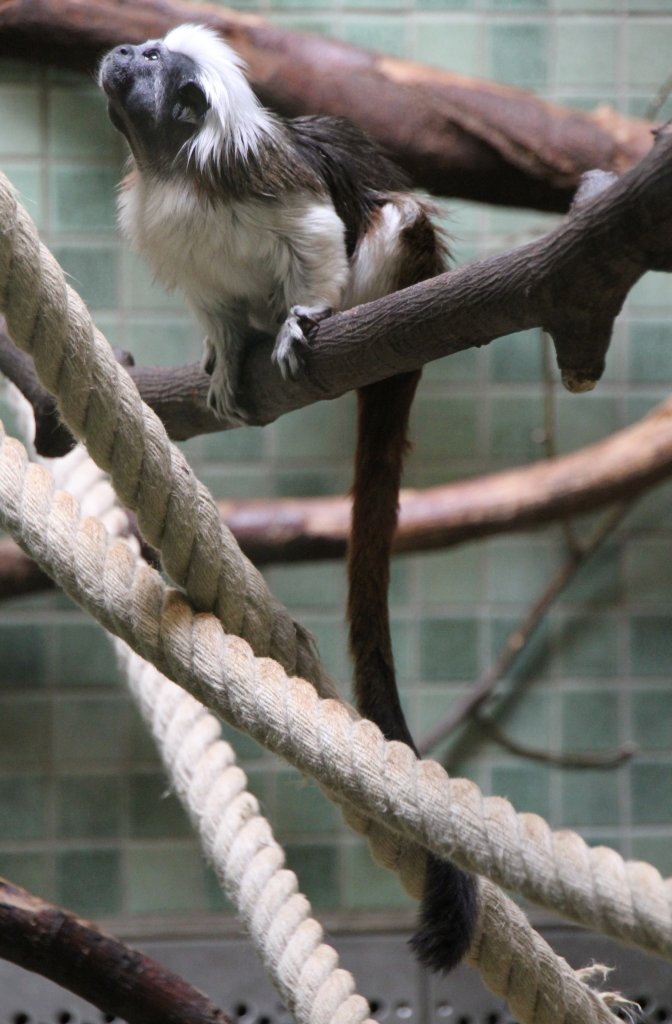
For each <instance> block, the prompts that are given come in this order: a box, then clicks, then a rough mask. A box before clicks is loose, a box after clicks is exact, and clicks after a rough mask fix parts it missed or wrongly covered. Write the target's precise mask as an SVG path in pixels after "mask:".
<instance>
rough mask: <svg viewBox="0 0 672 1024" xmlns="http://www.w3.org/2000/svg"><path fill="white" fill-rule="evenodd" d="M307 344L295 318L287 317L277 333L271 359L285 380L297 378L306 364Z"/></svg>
mask: <svg viewBox="0 0 672 1024" xmlns="http://www.w3.org/2000/svg"><path fill="white" fill-rule="evenodd" d="M307 347H308V342H307V341H306V336H305V334H304V333H303V331H302V330H301V325H300V323H299V321H298V320H297V318H296V317H295V316H288V317H287V319H286V320H285V322H284V324H283V325H282V327H281V328H280V330H279V331H278V336H277V338H276V339H275V345H274V346H273V352H272V355H271V359H272V360H273V362H274V363H276V364H277V366H278V369H279V370H280V373H281V374H282V376H283V377H284V378H285V380H295V379H296V378H297V377H299V376H300V375H301V373H302V371H303V368H304V366H305V364H306V349H307Z"/></svg>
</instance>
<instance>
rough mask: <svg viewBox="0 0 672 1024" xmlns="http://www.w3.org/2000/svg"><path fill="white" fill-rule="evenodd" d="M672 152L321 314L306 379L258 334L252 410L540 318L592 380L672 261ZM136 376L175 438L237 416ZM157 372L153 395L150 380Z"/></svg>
mask: <svg viewBox="0 0 672 1024" xmlns="http://www.w3.org/2000/svg"><path fill="white" fill-rule="evenodd" d="M1 2H2V0H0V3H1ZM671 157H672V130H670V129H667V128H666V129H664V130H661V132H660V133H659V135H658V143H657V145H656V146H655V147H654V149H653V150H652V151H651V153H649V154H648V155H647V156H646V157H645V158H644V160H642V161H641V163H640V164H639V165H638V166H637V167H635V168H633V169H632V170H631V171H629V172H628V173H627V174H626V175H624V176H623V177H622V178H621V179H620V180H618V181H617V182H616V183H615V184H613V185H612V186H611V187H609V188H607V189H606V190H604V191H603V192H601V193H600V194H599V195H598V196H597V197H596V198H593V199H592V200H590V201H586V202H583V203H581V204H580V205H579V206H577V207H576V208H575V209H574V210H573V211H572V213H571V214H570V215H569V216H568V217H567V218H566V219H565V221H564V222H563V223H562V224H561V225H560V226H559V227H558V228H557V229H556V230H555V231H553V232H551V233H550V234H548V235H547V236H546V237H545V238H543V239H540V240H539V241H536V242H533V243H530V244H529V245H525V246H522V247H520V248H518V249H514V250H513V251H511V252H508V253H503V254H500V255H497V256H493V257H490V258H488V259H483V260H479V261H477V262H476V263H472V264H470V265H468V266H466V267H463V268H461V269H459V270H455V271H452V272H449V273H447V274H442V275H440V276H439V277H435V278H433V279H431V280H429V281H423V282H421V283H420V284H416V285H413V286H412V287H411V288H406V289H404V290H403V291H399V292H396V293H394V294H392V295H387V296H385V297H383V298H381V299H378V300H377V301H376V302H371V303H367V304H365V305H362V306H357V307H355V308H354V309H350V310H346V311H345V312H342V313H338V314H336V315H334V316H333V317H331V318H329V319H327V320H324V321H322V323H321V324H320V325H319V327H318V328H317V329H316V331H314V332H313V334H311V336H310V339H309V341H310V344H309V347H308V352H307V356H306V371H305V374H304V375H303V376H302V377H301V379H300V380H296V381H283V380H282V378H281V376H280V373H279V371H278V369H277V367H275V366H274V365H273V363H272V362H271V359H270V352H271V348H272V345H273V340H272V339H271V338H265V337H264V336H263V335H260V334H259V333H258V332H257V333H256V334H255V335H251V336H250V339H249V351H248V355H247V358H246V362H245V365H244V367H243V377H242V393H241V396H240V397H241V401H242V404H243V405H246V406H247V408H248V410H249V412H250V416H251V420H252V421H253V422H255V423H258V424H265V423H270V422H272V421H273V420H275V419H276V418H277V417H278V416H280V415H282V414H284V413H286V412H289V411H290V410H293V409H297V408H300V407H302V406H305V405H308V404H310V403H311V402H314V401H318V400H322V399H328V398H336V397H338V396H340V395H342V394H344V393H345V392H347V391H351V390H353V389H354V388H358V387H361V386H363V385H365V384H369V383H371V382H372V381H374V380H380V379H382V378H385V377H389V376H392V375H394V374H395V373H403V372H407V371H409V370H417V369H420V368H421V367H422V366H423V365H424V364H425V363H426V362H430V361H431V360H434V359H438V358H441V357H442V356H447V355H451V354H453V353H455V352H459V351H463V350H464V349H467V348H473V347H479V346H482V345H487V344H489V343H490V342H491V341H493V340H494V339H495V338H499V337H501V336H502V335H506V334H510V333H512V332H514V331H520V330H524V329H527V328H530V327H536V326H542V327H543V328H544V329H545V330H547V331H548V332H549V333H550V334H551V336H552V338H553V342H554V345H555V350H556V355H557V360H558V364H559V366H560V369H561V371H562V376H563V381H564V383H565V385H566V386H567V387H568V388H569V389H570V390H573V391H580V390H586V389H588V388H590V387H592V386H593V385H594V384H595V382H596V381H597V380H598V379H599V377H600V375H601V374H602V371H603V368H604V360H605V355H606V351H607V348H608V345H609V341H610V338H611V332H612V329H613V322H614V319H615V317H616V315H617V314H618V312H619V311H620V309H621V306H622V304H623V302H624V300H625V298H626V296H627V294H628V291H629V290H630V288H631V287H632V285H633V284H634V283H635V282H636V281H637V280H638V279H639V278H640V277H641V276H642V274H643V273H644V272H645V271H646V270H647V269H657V270H666V269H668V268H670V267H672V242H671V241H670V239H671V238H672V159H671ZM133 376H134V378H135V380H136V382H137V384H138V387H139V389H140V390H141V392H142V393H143V395H145V393H146V397H147V398H148V399H149V400H150V402H151V403H152V404H154V405H155V407H157V408H158V407H159V406H160V405H163V406H165V408H164V409H163V411H162V412H161V413H160V415H161V416H162V418H163V419H164V420H166V421H167V418H168V405H170V404H171V403H172V406H171V408H172V409H177V410H178V411H179V416H178V418H179V421H180V429H179V433H178V432H177V431H174V432H173V436H175V437H186V436H190V434H196V433H201V432H203V431H205V430H216V429H217V428H218V427H219V428H220V429H225V428H228V427H229V426H231V424H227V423H224V422H221V423H218V422H217V420H216V419H215V417H214V415H213V414H212V413H210V412H209V411H208V410H207V409H206V408H205V403H204V396H205V394H206V391H207V383H208V382H207V377H206V376H205V374H203V373H200V371H198V370H197V369H196V368H195V367H189V368H188V369H187V370H185V369H184V368H179V369H178V370H174V369H173V370H169V369H164V370H157V369H153V370H151V371H150V373H149V377H148V375H147V371H137V372H135V371H134V372H133ZM157 381H159V382H160V383H159V386H158V387H156V389H155V391H154V392H153V393H152V394H151V395H150V382H153V383H154V385H156V382H157ZM168 396H170V397H169V401H167V398H168ZM171 415H172V412H171ZM191 418H193V421H194V422H193V424H190V423H189V420H190V419H191Z"/></svg>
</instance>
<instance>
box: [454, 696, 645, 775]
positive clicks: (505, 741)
mask: <svg viewBox="0 0 672 1024" xmlns="http://www.w3.org/2000/svg"><path fill="white" fill-rule="evenodd" d="M473 720H474V721H475V722H476V723H477V724H478V725H479V727H480V728H481V729H483V730H484V731H485V732H486V733H487V734H488V739H489V740H491V741H493V742H494V743H496V744H497V745H498V746H500V747H504V749H505V750H508V751H509V752H510V753H511V754H517V755H518V756H519V757H524V758H526V760H528V761H538V762H539V763H540V764H552V765H555V766H556V767H559V768H617V767H618V766H619V765H621V764H623V763H624V762H625V761H629V760H630V758H631V757H632V756H633V754H635V753H636V752H637V747H636V746H635V745H634V743H624V744H623V745H622V746H620V747H612V748H611V749H609V750H600V751H599V752H594V751H591V752H590V753H586V752H583V751H567V752H564V751H563V752H562V753H559V752H557V751H553V750H544V749H543V748H542V747H528V746H526V745H525V744H524V743H519V742H518V740H513V739H511V737H510V736H507V734H506V733H505V732H504V730H503V729H502V728H501V727H500V726H499V725H497V723H496V722H494V721H493V720H492V718H490V716H489V715H485V714H483V712H482V711H478V710H477V711H475V712H474V715H473Z"/></svg>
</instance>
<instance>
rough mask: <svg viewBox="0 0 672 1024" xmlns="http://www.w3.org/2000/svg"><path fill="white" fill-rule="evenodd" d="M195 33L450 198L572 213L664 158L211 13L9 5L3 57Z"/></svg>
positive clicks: (107, 5)
mask: <svg viewBox="0 0 672 1024" xmlns="http://www.w3.org/2000/svg"><path fill="white" fill-rule="evenodd" d="M182 21H201V22H207V23H208V24H211V25H213V26H214V27H215V28H217V29H218V30H219V31H220V32H222V33H223V35H224V36H225V37H226V38H227V39H228V40H229V42H230V43H231V44H232V45H233V46H234V47H235V48H236V49H237V50H239V51H240V52H241V53H242V55H243V56H244V57H245V59H246V60H247V62H248V64H249V66H250V72H251V78H252V83H253V85H254V86H255V88H256V89H257V91H258V93H259V94H260V96H261V98H262V100H263V101H264V102H266V103H268V104H269V105H270V106H272V107H275V108H276V109H277V110H279V111H280V112H281V113H283V114H288V115H296V114H300V113H314V112H325V113H331V114H344V115H346V116H348V117H349V118H351V119H352V120H353V121H356V122H357V123H359V124H360V125H361V126H362V127H363V128H365V129H366V130H367V131H369V132H370V133H371V134H372V135H373V136H374V138H376V139H378V141H379V142H380V143H382V144H383V145H384V146H385V147H386V148H387V149H388V151H389V152H390V154H391V155H392V156H393V157H394V158H395V159H396V160H397V161H398V162H399V163H400V164H401V165H402V166H403V167H405V168H406V169H407V170H408V172H409V173H410V174H411V176H412V177H413V179H414V181H415V182H416V183H417V184H418V185H421V186H423V187H425V188H428V189H429V190H430V191H433V192H435V193H436V194H440V195H453V196H462V197H465V198H469V199H479V200H483V201H486V202H489V203H503V204H507V205H515V206H525V207H535V208H538V209H545V210H564V209H566V208H567V206H568V205H569V202H570V199H571V196H572V194H573V191H574V188H575V187H576V184H577V182H578V179H579V177H580V175H581V174H582V173H583V172H584V171H587V170H589V169H591V168H593V167H601V168H604V169H605V170H612V171H616V172H617V173H620V172H622V171H623V170H625V169H626V168H627V167H630V166H631V165H632V164H633V163H636V162H637V161H638V160H639V159H641V157H642V156H643V155H644V154H645V153H646V152H647V151H648V149H649V148H650V144H651V138H650V127H649V126H648V125H647V124H646V123H645V122H642V121H637V120H635V119H633V118H627V117H623V116H621V115H619V114H617V113H615V112H614V111H612V110H608V109H600V110H599V111H597V112H596V113H595V114H592V115H590V114H583V113H580V112H578V111H572V110H569V109H566V108H563V107H560V106H557V105H555V104H551V103H546V102H544V101H542V100H539V99H537V98H535V97H533V96H532V95H531V94H529V93H525V92H523V91H521V90H519V89H513V88H510V87H507V86H502V85H497V84H495V83H491V82H481V81H478V80H476V79H471V78H468V77H466V76H463V75H456V74H449V73H447V72H443V71H439V70H437V69H433V68H429V67H424V66H422V65H419V64H414V63H411V62H409V61H404V60H398V59H395V58H391V57H382V56H379V55H375V54H372V53H370V52H368V51H365V50H361V49H358V48H355V47H352V46H348V45H346V44H345V43H341V42H338V41H336V40H329V39H325V38H324V37H321V36H311V35H307V34H302V33H292V32H288V31H287V30H285V29H282V28H279V27H276V26H273V25H271V24H269V23H267V22H264V21H263V20H262V19H261V18H258V17H253V16H250V15H245V14H240V13H237V12H235V11H231V10H227V9H225V8H222V7H216V6H214V5H211V4H204V3H186V2H180V0H172V2H170V0H144V2H143V3H141V4H138V3H137V0H0V55H2V54H7V55H9V56H12V57H16V56H22V57H25V58H27V59H30V60H38V61H39V62H40V63H45V62H49V63H56V64H63V65H66V66H68V67H76V68H79V69H83V70H86V71H89V72H90V71H91V70H92V69H93V68H94V67H95V65H96V62H97V61H98V59H99V57H100V55H101V54H102V52H103V51H104V50H106V49H108V48H109V47H110V46H113V45H116V44H117V43H119V42H141V41H142V40H144V39H147V38H150V37H153V36H160V35H163V34H164V33H165V32H166V31H167V29H169V28H171V27H173V26H174V25H176V24H179V23H180V22H182Z"/></svg>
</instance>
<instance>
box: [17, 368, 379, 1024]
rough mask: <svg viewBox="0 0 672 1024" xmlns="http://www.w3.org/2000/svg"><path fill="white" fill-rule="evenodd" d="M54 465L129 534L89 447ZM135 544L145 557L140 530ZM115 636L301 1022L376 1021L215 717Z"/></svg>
mask: <svg viewBox="0 0 672 1024" xmlns="http://www.w3.org/2000/svg"><path fill="white" fill-rule="evenodd" d="M7 390H8V391H10V392H11V393H10V399H11V401H12V407H13V409H14V412H15V413H16V416H17V420H18V421H19V423H20V424H21V426H22V428H23V432H24V434H28V433H29V427H30V425H31V424H32V420H33V416H32V409H31V408H30V406H29V405H28V403H27V402H26V401H25V399H23V397H22V396H21V395H19V394H18V392H16V389H14V388H12V389H7ZM38 461H40V460H38ZM43 464H44V463H43ZM47 464H48V463H47ZM50 469H51V473H52V476H53V478H54V482H55V483H56V484H57V485H58V486H60V487H63V488H64V489H67V491H68V492H69V493H70V494H72V496H73V497H74V498H75V499H76V500H77V501H78V502H79V505H80V509H81V511H82V513H83V514H84V515H91V516H96V517H97V518H98V519H99V520H100V521H101V522H102V524H103V525H104V527H105V529H106V530H107V532H108V534H109V535H110V536H111V537H119V536H124V535H125V532H126V530H127V528H128V516H127V514H126V512H125V511H124V509H122V508H121V507H120V506H119V503H118V499H117V496H116V494H115V492H114V490H113V488H112V486H111V484H110V482H109V480H108V478H107V476H106V475H105V474H104V473H103V472H102V471H101V470H100V469H99V468H98V467H97V466H96V465H95V463H94V462H93V461H92V459H91V458H90V457H89V456H88V454H87V452H86V449H85V448H83V447H82V446H81V445H78V446H77V448H75V449H74V450H73V451H72V452H70V453H69V454H68V455H67V456H65V457H64V458H62V459H58V460H56V461H55V462H53V463H51V465H50ZM128 544H129V547H131V548H132V550H133V552H134V555H135V557H136V558H139V557H140V556H139V545H138V544H137V543H136V541H135V539H134V538H129V539H128ZM111 639H112V640H113V642H114V645H115V649H116V651H117V657H118V660H119V662H120V665H121V666H122V668H123V669H124V672H125V676H126V680H127V683H128V686H129V689H130V691H131V694H132V695H133V697H134V698H135V700H136V702H137V704H138V706H139V709H140V711H141V713H142V715H143V718H144V720H145V722H146V724H147V726H148V728H149V729H150V732H151V733H152V736H153V737H154V740H155V742H156V744H157V747H158V749H159V752H160V754H161V758H162V760H163V763H164V766H165V768H166V772H167V774H168V777H169V778H170V780H171V784H172V787H173V789H174V791H175V793H176V794H177V796H178V798H179V799H180V801H181V802H182V804H183V805H184V807H185V809H186V811H187V812H188V814H189V816H190V818H191V820H192V823H193V824H194V827H195V828H196V830H197V832H198V834H199V836H200V839H201V843H202V845H203V849H204V852H205V854H206V856H207V857H208V859H209V860H210V862H211V863H212V865H213V867H214V868H215V871H216V873H217V877H218V879H219V882H220V884H221V885H222V887H223V888H224V889H225V890H226V892H227V894H228V895H229V897H230V898H231V900H232V901H233V903H234V905H235V906H236V908H237V911H238V914H239V916H240V917H241V919H242V920H243V922H244V923H245V926H246V928H247V930H248V932H249V933H250V936H251V938H252V941H253V943H254V945H255V948H256V949H257V952H258V953H259V956H260V957H261V960H262V961H263V963H264V965H265V966H266V969H267V970H268V972H269V975H270V977H271V980H272V981H273V984H274V986H275V988H276V990H277V992H278V994H279V996H280V998H281V999H282V1000H283V1002H284V1004H285V1006H286V1007H287V1008H288V1009H289V1010H290V1012H291V1013H292V1015H293V1017H294V1019H295V1020H296V1021H297V1022H298V1024H337V1022H338V1024H364V1022H366V1024H373V1022H372V1021H371V1020H370V1018H369V1006H368V1003H367V1001H366V1000H365V999H364V998H363V997H362V996H359V995H357V994H356V993H355V983H354V979H353V977H352V975H351V974H350V973H349V972H348V971H345V970H343V969H342V968H340V967H339V966H338V954H337V953H336V951H335V950H334V949H333V948H332V947H331V946H328V945H326V944H325V943H324V942H323V941H322V938H323V931H322V927H321V925H320V924H319V923H318V922H317V921H316V920H314V919H313V918H312V916H311V915H312V911H311V907H310V903H309V901H308V900H307V899H306V897H305V896H304V895H303V894H302V893H300V892H299V883H298V880H297V878H296V875H295V874H294V872H293V871H290V870H289V869H288V868H286V867H285V858H284V853H283V851H282V848H281V847H280V846H279V845H278V843H277V842H276V840H275V838H274V836H273V832H272V829H271V826H270V824H269V823H268V821H266V819H265V818H263V817H262V815H261V813H260V810H259V804H258V802H257V799H256V797H254V796H253V795H252V794H251V793H250V792H249V791H248V790H247V779H246V777H245V773H244V772H243V771H242V769H241V768H240V767H238V765H237V764H236V755H235V753H234V750H233V748H232V747H231V745H230V744H228V743H226V742H225V741H224V739H223V738H222V735H221V727H220V725H219V722H218V721H217V719H216V718H215V716H214V715H213V714H211V712H209V711H208V710H207V709H206V708H204V707H203V705H202V704H200V703H199V702H198V701H197V700H196V699H195V698H194V697H192V696H191V695H190V694H189V693H187V692H186V690H183V689H182V688H181V687H179V686H177V685H176V684H175V683H173V682H171V681H170V680H169V679H167V678H166V677H165V676H163V675H161V673H160V672H159V671H158V670H157V669H156V668H154V666H153V665H150V663H149V662H147V661H144V660H143V659H142V658H141V657H140V656H139V655H137V654H135V653H134V652H133V651H131V649H130V648H129V647H128V646H127V644H125V643H124V642H123V640H119V639H118V638H116V637H112V638H111Z"/></svg>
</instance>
